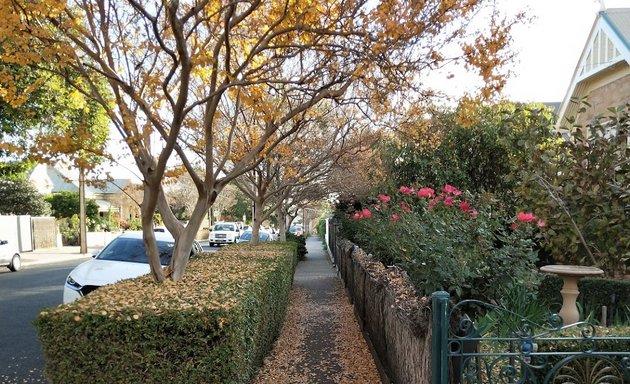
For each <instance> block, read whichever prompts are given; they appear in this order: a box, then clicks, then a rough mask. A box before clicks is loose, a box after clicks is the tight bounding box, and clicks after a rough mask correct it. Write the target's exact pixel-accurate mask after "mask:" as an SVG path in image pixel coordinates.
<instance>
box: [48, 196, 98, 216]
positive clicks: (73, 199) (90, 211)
mask: <svg viewBox="0 0 630 384" xmlns="http://www.w3.org/2000/svg"><path fill="white" fill-rule="evenodd" d="M46 202H48V204H50V207H51V209H52V215H53V216H55V217H56V218H58V219H60V218H69V217H72V216H73V215H77V217H78V216H79V209H80V207H79V193H78V192H59V193H55V194H52V195H50V196H48V197H47V198H46ZM86 215H87V217H88V218H90V219H92V220H94V219H95V218H97V217H98V204H96V202H95V201H94V200H88V201H87V203H86Z"/></svg>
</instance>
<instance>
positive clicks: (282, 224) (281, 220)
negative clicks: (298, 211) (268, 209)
mask: <svg viewBox="0 0 630 384" xmlns="http://www.w3.org/2000/svg"><path fill="white" fill-rule="evenodd" d="M276 213H277V214H278V225H279V228H278V230H279V231H280V235H279V240H280V241H287V223H286V220H287V214H286V213H285V212H284V210H282V207H280V208H278V210H276Z"/></svg>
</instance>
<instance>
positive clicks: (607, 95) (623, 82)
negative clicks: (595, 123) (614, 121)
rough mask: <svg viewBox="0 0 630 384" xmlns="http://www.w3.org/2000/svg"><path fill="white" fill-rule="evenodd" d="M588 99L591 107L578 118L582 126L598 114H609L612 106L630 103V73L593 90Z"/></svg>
mask: <svg viewBox="0 0 630 384" xmlns="http://www.w3.org/2000/svg"><path fill="white" fill-rule="evenodd" d="M587 101H588V103H589V104H591V107H589V108H587V109H586V111H585V112H584V113H583V114H581V115H580V117H579V119H578V122H579V123H580V124H581V125H582V126H584V125H586V124H587V123H588V122H590V121H591V120H592V119H593V117H595V116H597V115H600V114H603V115H606V114H608V113H609V112H608V108H610V107H612V106H619V105H625V104H626V103H630V75H625V76H623V77H621V78H619V79H617V80H615V81H613V82H612V83H608V84H605V85H603V86H600V87H598V88H595V89H593V90H591V91H590V92H589V94H588V100H587Z"/></svg>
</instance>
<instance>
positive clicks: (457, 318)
mask: <svg viewBox="0 0 630 384" xmlns="http://www.w3.org/2000/svg"><path fill="white" fill-rule="evenodd" d="M432 300H433V303H432V304H433V325H432V332H433V336H432V337H433V341H432V348H433V364H432V369H433V373H432V383H433V384H449V383H462V384H472V383H488V384H490V383H543V384H546V383H550V384H560V383H561V384H624V383H625V384H628V383H630V337H601V336H598V335H596V333H597V332H596V331H597V328H596V327H595V326H593V325H592V324H590V323H588V322H578V323H575V324H571V325H562V319H561V318H560V316H558V315H557V314H552V315H550V316H549V317H548V319H547V320H546V321H545V322H544V323H543V324H536V323H534V322H532V321H530V320H529V319H527V318H524V317H522V316H520V315H518V314H517V313H514V312H512V311H510V310H508V309H506V308H504V307H501V306H497V305H493V304H489V303H485V302H482V301H478V300H464V301H462V302H459V303H457V304H456V305H449V294H448V293H447V292H442V291H440V292H435V293H434V294H433V297H432ZM470 316H473V317H475V316H476V317H478V319H477V320H476V321H473V319H471V317H470Z"/></svg>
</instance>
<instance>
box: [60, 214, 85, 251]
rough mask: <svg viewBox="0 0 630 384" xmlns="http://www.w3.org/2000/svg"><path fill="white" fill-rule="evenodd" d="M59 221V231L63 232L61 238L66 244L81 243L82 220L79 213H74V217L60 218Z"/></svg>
mask: <svg viewBox="0 0 630 384" xmlns="http://www.w3.org/2000/svg"><path fill="white" fill-rule="evenodd" d="M57 223H58V225H59V233H61V239H62V242H63V244H64V245H80V244H79V229H80V227H79V223H80V220H79V216H78V215H72V217H68V218H64V219H59V220H58V221H57Z"/></svg>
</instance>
